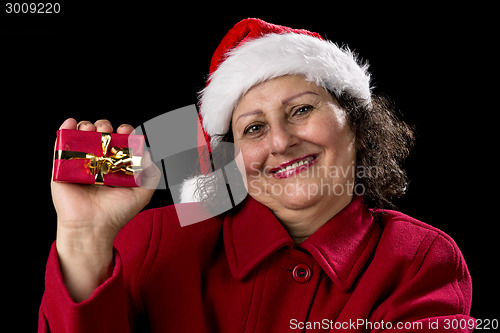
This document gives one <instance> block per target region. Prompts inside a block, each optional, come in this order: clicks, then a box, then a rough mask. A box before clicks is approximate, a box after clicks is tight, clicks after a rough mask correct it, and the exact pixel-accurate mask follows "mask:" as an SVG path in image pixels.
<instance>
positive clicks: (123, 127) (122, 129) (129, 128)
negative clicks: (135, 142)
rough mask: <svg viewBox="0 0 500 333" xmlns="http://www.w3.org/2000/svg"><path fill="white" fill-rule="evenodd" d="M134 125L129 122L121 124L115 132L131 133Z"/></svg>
mask: <svg viewBox="0 0 500 333" xmlns="http://www.w3.org/2000/svg"><path fill="white" fill-rule="evenodd" d="M133 131H134V127H133V126H132V125H129V124H121V125H120V127H118V128H117V129H116V133H118V134H131V133H132V134H133Z"/></svg>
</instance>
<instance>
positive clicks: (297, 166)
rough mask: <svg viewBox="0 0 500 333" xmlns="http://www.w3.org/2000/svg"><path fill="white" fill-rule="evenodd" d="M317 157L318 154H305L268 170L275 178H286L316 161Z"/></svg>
mask: <svg viewBox="0 0 500 333" xmlns="http://www.w3.org/2000/svg"><path fill="white" fill-rule="evenodd" d="M317 157H318V154H309V155H305V156H302V157H299V158H296V159H293V160H291V161H288V162H286V163H283V164H281V165H279V166H277V167H275V168H272V169H271V170H269V172H270V173H271V174H272V175H273V177H275V178H288V177H290V176H293V175H294V174H297V173H299V172H301V171H302V170H305V169H307V168H309V167H310V166H311V165H312V164H314V163H315V162H316V158H317Z"/></svg>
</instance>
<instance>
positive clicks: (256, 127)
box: [243, 124, 263, 135]
mask: <svg viewBox="0 0 500 333" xmlns="http://www.w3.org/2000/svg"><path fill="white" fill-rule="evenodd" d="M262 127H263V125H260V124H251V125H249V126H247V127H246V128H245V130H244V131H243V134H245V135H246V134H249V135H256V134H258V133H259V132H260V131H262Z"/></svg>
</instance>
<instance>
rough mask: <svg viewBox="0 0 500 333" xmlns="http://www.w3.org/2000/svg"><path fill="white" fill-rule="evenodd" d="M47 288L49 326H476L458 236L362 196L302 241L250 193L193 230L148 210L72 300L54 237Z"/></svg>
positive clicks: (44, 309)
mask: <svg viewBox="0 0 500 333" xmlns="http://www.w3.org/2000/svg"><path fill="white" fill-rule="evenodd" d="M188 205H192V207H190V209H193V210H196V209H200V207H199V206H198V204H194V203H190V204H188ZM45 288H46V289H45V294H44V296H43V299H42V304H41V307H40V316H39V332H49V330H50V332H52V333H58V332H71V333H75V332H92V333H97V332H139V331H142V329H143V328H146V331H152V332H196V333H201V332H231V333H233V332H266V333H267V332H328V331H342V332H371V331H373V332H378V331H382V330H383V329H387V328H391V327H392V328H393V329H395V328H403V329H404V328H406V330H404V331H408V332H457V331H458V330H454V329H453V328H456V327H457V326H458V327H460V326H461V327H465V329H464V330H462V331H463V332H466V331H469V328H470V327H472V326H473V325H474V319H472V318H470V317H468V314H469V310H470V306H471V295H472V290H471V280H470V276H469V272H468V270H467V267H466V264H465V262H464V259H463V257H462V254H461V253H460V250H459V249H458V247H457V245H456V244H455V242H454V241H453V240H452V239H451V238H450V237H449V236H448V235H446V234H445V233H443V232H442V231H440V230H438V229H436V228H433V227H431V226H429V225H426V224H424V223H422V222H419V221H417V220H415V219H413V218H411V217H408V216H406V215H404V214H402V213H399V212H395V211H389V210H368V209H366V208H365V207H364V205H363V202H362V199H361V198H359V197H358V198H355V199H354V200H353V201H352V202H351V203H350V204H349V205H348V206H347V207H346V208H344V209H343V210H342V211H341V212H340V213H339V214H337V215H336V216H335V217H334V218H332V219H331V220H330V221H329V222H327V223H326V224H325V225H324V226H322V227H321V228H320V229H319V230H318V231H317V232H316V233H315V234H313V235H312V236H310V237H309V238H308V239H307V240H306V241H304V242H303V243H301V244H296V245H294V243H293V241H292V239H291V238H290V236H289V235H288V233H287V232H286V230H285V229H284V228H283V227H282V225H281V224H280V223H279V222H278V221H277V220H276V218H275V217H274V215H273V214H272V212H271V211H270V210H269V209H268V208H266V207H265V206H263V205H261V204H259V203H258V202H256V201H255V200H253V199H252V198H248V199H246V202H245V203H244V205H242V207H241V208H240V209H238V210H237V211H233V212H231V213H230V214H226V215H224V216H220V217H214V218H212V219H210V220H206V221H204V222H200V223H197V224H193V225H190V226H185V227H181V226H180V224H179V222H178V220H177V216H176V213H175V209H174V208H173V207H165V208H159V209H153V210H148V211H144V212H142V213H140V214H139V215H138V216H137V217H136V218H135V219H133V220H132V221H131V222H130V223H128V224H127V226H126V227H125V228H124V229H123V230H122V231H121V232H120V234H119V236H118V238H117V239H116V242H115V262H114V271H113V275H112V276H111V277H110V278H109V279H108V280H107V281H106V282H105V283H103V284H102V285H101V286H100V287H99V288H97V290H95V292H94V293H93V294H92V296H91V297H90V298H89V299H88V300H86V301H84V302H81V303H75V302H73V301H72V299H71V298H70V296H69V294H68V292H67V290H66V288H65V286H64V284H63V281H62V277H61V272H60V268H59V262H58V258H57V252H56V250H55V245H54V246H53V247H52V250H51V253H50V256H49V260H48V263H47V271H46V286H45ZM437 328H439V330H438V329H437ZM401 331H403V330H401Z"/></svg>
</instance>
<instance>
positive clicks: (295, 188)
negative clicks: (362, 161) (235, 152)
mask: <svg viewBox="0 0 500 333" xmlns="http://www.w3.org/2000/svg"><path fill="white" fill-rule="evenodd" d="M232 129H233V135H234V143H235V144H236V145H238V146H239V148H240V149H241V154H242V155H241V156H242V157H243V162H242V163H240V165H239V168H243V167H244V168H245V173H246V185H247V189H248V192H249V194H250V195H251V196H252V197H253V198H254V199H256V200H257V201H259V202H261V203H262V204H264V205H266V206H267V207H269V208H270V209H271V210H273V211H282V210H284V209H287V210H300V209H305V208H311V207H317V208H321V207H323V208H327V207H328V205H330V206H331V205H332V204H333V203H334V202H333V201H332V200H339V199H341V200H342V201H343V202H346V200H348V201H347V202H349V201H350V200H351V199H352V192H353V191H352V190H353V186H354V170H355V158H356V156H355V147H354V134H353V132H352V130H351V129H350V127H349V124H348V120H347V115H346V114H345V112H344V110H343V109H342V108H341V107H340V106H339V105H338V103H337V101H336V100H335V99H334V98H333V97H332V96H331V95H330V93H328V91H326V90H325V89H324V88H322V87H320V86H317V85H316V84H314V83H311V82H308V81H306V80H305V79H304V78H303V77H302V76H298V75H288V76H282V77H278V78H275V79H272V80H269V81H266V82H263V83H261V84H258V85H256V86H254V87H253V88H251V89H250V90H249V91H248V92H247V93H246V94H245V95H244V96H243V97H242V98H241V100H240V102H239V104H238V106H237V108H236V109H235V111H234V112H233V117H232ZM241 164H244V165H241Z"/></svg>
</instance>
